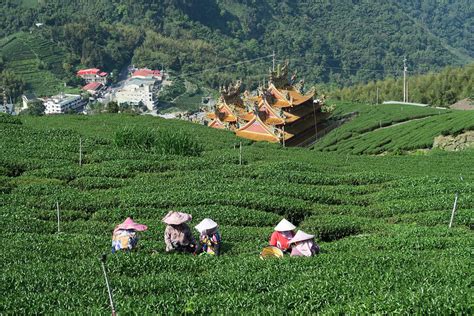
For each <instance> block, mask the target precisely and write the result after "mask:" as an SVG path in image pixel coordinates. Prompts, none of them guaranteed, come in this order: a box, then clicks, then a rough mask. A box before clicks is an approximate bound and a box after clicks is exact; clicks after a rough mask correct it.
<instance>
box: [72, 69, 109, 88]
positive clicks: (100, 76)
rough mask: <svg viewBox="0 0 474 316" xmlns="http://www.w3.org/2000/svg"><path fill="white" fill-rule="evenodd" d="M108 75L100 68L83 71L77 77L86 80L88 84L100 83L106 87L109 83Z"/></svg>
mask: <svg viewBox="0 0 474 316" xmlns="http://www.w3.org/2000/svg"><path fill="white" fill-rule="evenodd" d="M108 75H109V74H108V73H106V72H104V71H101V70H100V69H99V68H89V69H81V70H79V71H78V72H77V76H78V77H81V78H82V79H84V81H85V82H86V83H91V82H100V83H101V84H103V85H105V84H106V83H107V77H108Z"/></svg>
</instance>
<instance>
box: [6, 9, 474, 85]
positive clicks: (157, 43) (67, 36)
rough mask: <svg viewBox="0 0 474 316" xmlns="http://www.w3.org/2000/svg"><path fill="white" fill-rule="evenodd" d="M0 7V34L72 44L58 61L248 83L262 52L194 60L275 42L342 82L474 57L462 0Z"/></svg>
mask: <svg viewBox="0 0 474 316" xmlns="http://www.w3.org/2000/svg"><path fill="white" fill-rule="evenodd" d="M441 7H442V8H441ZM0 12H1V13H0V37H2V36H5V35H8V34H11V33H13V32H16V31H19V30H23V31H29V30H32V29H34V30H35V32H40V34H41V36H44V37H45V38H47V39H48V40H51V41H54V42H55V43H56V44H58V45H61V46H63V47H65V48H67V50H68V51H69V52H70V57H71V58H69V59H68V60H67V61H65V64H64V66H65V67H64V68H65V71H71V69H74V68H76V67H78V66H79V65H83V66H91V67H92V66H93V67H100V66H101V67H104V68H105V69H107V70H108V71H112V72H114V73H117V71H118V70H119V69H121V68H122V67H123V66H124V65H126V64H127V63H129V62H133V63H135V64H137V65H142V66H148V67H153V68H160V67H161V65H164V67H165V68H167V69H171V70H175V71H180V72H186V73H188V78H189V79H191V80H192V79H193V78H194V79H195V80H199V81H200V82H205V83H207V84H209V85H211V86H213V87H216V86H217V85H218V84H219V83H223V82H225V81H230V80H234V79H237V78H247V81H248V82H247V83H252V82H253V83H254V84H256V83H257V82H258V81H260V80H262V75H264V74H266V72H267V70H268V67H269V66H270V61H269V60H259V61H258V62H255V63H253V64H252V65H251V67H248V66H242V65H240V66H235V67H228V68H225V69H222V70H220V71H219V74H216V73H215V72H212V71H207V72H204V73H201V71H202V70H204V69H209V68H213V67H216V66H222V65H225V64H229V63H233V62H238V61H241V60H245V59H252V58H256V57H260V56H266V55H269V54H271V53H272V51H274V50H275V51H276V53H277V57H278V59H279V60H282V59H287V58H288V59H290V62H291V65H292V67H293V68H296V69H298V70H299V73H300V75H301V76H302V77H305V79H306V81H307V82H310V83H315V82H319V83H321V82H333V83H336V84H343V85H349V84H353V83H356V82H360V81H368V80H374V79H381V78H383V77H386V76H389V75H395V74H397V73H399V72H400V70H401V66H402V65H401V64H402V62H401V60H402V58H403V56H407V57H408V59H409V60H410V62H411V66H412V68H413V69H414V70H417V71H421V72H426V71H428V70H433V69H437V68H439V67H443V66H446V65H453V64H461V63H465V62H469V61H471V60H472V57H473V50H472V45H470V44H472V38H473V35H472V32H470V31H469V30H471V28H472V16H469V12H472V4H471V2H470V1H468V0H459V1H455V2H454V1H448V2H446V3H445V4H443V6H440V5H436V4H435V3H431V2H430V1H427V0H426V1H415V2H413V1H409V0H403V1H400V2H391V1H390V2H379V1H375V0H370V1H355V0H341V1H337V2H330V1H317V2H316V1H302V0H299V1H294V0H279V1H277V0H265V1H255V0H239V1H238V0H225V1H217V0H200V1H190V0H152V1H150V0H134V1H130V0H115V1H110V0H97V1H91V0H74V1H73V0H61V1H60V0H48V1H38V2H31V1H10V0H8V1H4V2H2V4H0ZM38 22H40V23H44V25H43V26H42V27H39V28H38V27H36V26H34V24H35V23H38Z"/></svg>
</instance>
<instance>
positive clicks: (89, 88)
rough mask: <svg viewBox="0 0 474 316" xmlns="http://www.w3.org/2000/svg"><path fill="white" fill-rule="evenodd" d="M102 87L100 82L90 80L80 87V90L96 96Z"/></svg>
mask: <svg viewBox="0 0 474 316" xmlns="http://www.w3.org/2000/svg"><path fill="white" fill-rule="evenodd" d="M103 87H104V85H103V84H102V83H100V82H90V83H88V84H86V85H85V86H84V87H82V90H83V91H86V92H88V93H89V94H90V95H92V96H97V95H98V94H99V92H100V90H102V88H103Z"/></svg>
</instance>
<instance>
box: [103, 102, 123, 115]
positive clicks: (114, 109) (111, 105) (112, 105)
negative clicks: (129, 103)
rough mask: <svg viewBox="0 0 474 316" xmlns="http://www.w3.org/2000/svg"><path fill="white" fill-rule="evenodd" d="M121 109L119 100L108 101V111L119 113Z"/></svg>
mask: <svg viewBox="0 0 474 316" xmlns="http://www.w3.org/2000/svg"><path fill="white" fill-rule="evenodd" d="M119 110H120V107H119V105H118V104H117V102H115V101H111V102H109V103H107V106H106V111H107V113H118V112H119Z"/></svg>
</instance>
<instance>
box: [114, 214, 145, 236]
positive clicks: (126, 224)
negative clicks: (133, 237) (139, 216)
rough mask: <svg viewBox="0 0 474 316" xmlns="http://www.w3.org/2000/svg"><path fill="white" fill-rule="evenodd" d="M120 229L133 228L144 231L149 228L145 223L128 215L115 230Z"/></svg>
mask: <svg viewBox="0 0 474 316" xmlns="http://www.w3.org/2000/svg"><path fill="white" fill-rule="evenodd" d="M119 229H133V230H136V231H139V232H142V231H145V230H147V229H148V227H147V226H146V225H143V224H138V223H135V222H134V221H133V219H131V218H130V217H127V219H126V220H125V221H124V222H123V223H122V224H119V225H117V226H116V227H115V229H114V232H115V231H117V230H119Z"/></svg>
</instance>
